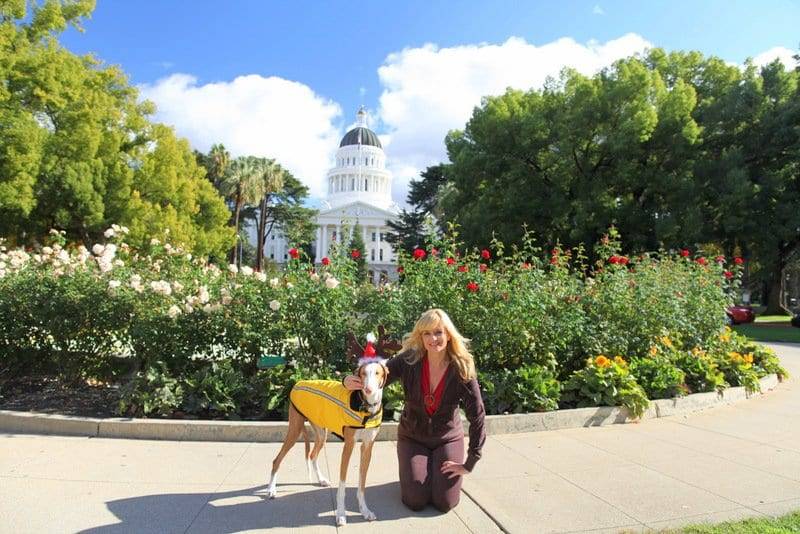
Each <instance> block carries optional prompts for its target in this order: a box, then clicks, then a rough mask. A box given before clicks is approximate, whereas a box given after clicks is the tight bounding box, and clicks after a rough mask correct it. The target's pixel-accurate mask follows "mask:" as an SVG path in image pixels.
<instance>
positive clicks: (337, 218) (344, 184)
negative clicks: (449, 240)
mask: <svg viewBox="0 0 800 534" xmlns="http://www.w3.org/2000/svg"><path fill="white" fill-rule="evenodd" d="M326 184H327V195H326V197H325V199H324V200H323V202H322V205H321V206H320V207H319V214H318V215H317V220H316V224H317V235H316V239H315V242H314V243H313V244H312V246H311V249H312V251H313V252H314V261H315V263H317V264H319V263H320V261H321V260H322V258H323V257H325V256H327V255H328V254H329V251H330V247H331V245H332V244H333V243H336V242H344V243H345V244H347V243H349V242H350V239H351V238H352V232H353V228H354V227H355V225H356V224H358V225H359V226H360V228H361V231H362V233H363V236H362V237H363V239H364V245H365V249H366V250H364V251H362V253H363V254H364V255H365V259H366V263H367V270H368V271H369V276H370V279H371V281H372V282H373V283H379V282H381V281H386V280H394V279H396V278H397V263H396V261H395V256H394V251H393V249H392V246H391V245H390V244H389V242H388V241H387V240H386V235H387V234H388V233H389V231H390V229H389V227H388V226H386V221H387V220H392V221H394V220H397V219H398V215H399V213H400V207H399V206H398V205H397V204H396V203H394V202H393V201H392V174H391V172H389V171H388V170H387V169H386V154H385V153H384V151H383V147H382V146H381V142H380V140H379V139H378V136H377V135H376V134H375V132H373V131H372V130H370V129H369V128H368V127H367V113H366V111H365V110H364V108H363V107H362V108H361V109H359V110H358V113H357V114H356V126H355V127H354V128H353V129H352V130H350V131H349V132H347V133H346V134H345V136H344V137H343V138H342V141H341V142H340V143H339V149H338V150H337V151H336V160H335V165H334V166H333V168H331V169H330V170H329V171H328V173H327V176H326ZM291 247H292V244H290V243H286V240H285V239H284V237H283V235H282V233H281V232H280V231H277V232H275V231H273V233H272V234H270V236H269V237H268V238H267V242H266V246H265V247H264V254H265V255H266V257H267V258H269V259H270V260H272V261H274V262H276V263H278V264H284V263H285V262H286V261H287V259H288V250H289V248H291Z"/></svg>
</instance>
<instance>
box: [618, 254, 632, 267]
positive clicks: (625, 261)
mask: <svg viewBox="0 0 800 534" xmlns="http://www.w3.org/2000/svg"><path fill="white" fill-rule="evenodd" d="M629 261H630V260H629V259H628V257H627V256H620V258H619V263H620V265H628V262H629Z"/></svg>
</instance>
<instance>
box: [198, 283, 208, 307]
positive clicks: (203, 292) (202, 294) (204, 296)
mask: <svg viewBox="0 0 800 534" xmlns="http://www.w3.org/2000/svg"><path fill="white" fill-rule="evenodd" d="M197 296H198V298H199V299H200V303H201V304H205V303H206V302H208V301H209V300H210V299H211V295H209V294H208V289H207V288H206V286H202V287H201V288H200V290H199V291H198V292H197Z"/></svg>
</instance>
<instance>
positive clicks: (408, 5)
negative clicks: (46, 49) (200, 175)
mask: <svg viewBox="0 0 800 534" xmlns="http://www.w3.org/2000/svg"><path fill="white" fill-rule="evenodd" d="M84 28H85V30H86V32H85V33H82V34H81V33H78V32H75V31H72V30H70V31H68V32H66V33H65V35H64V36H63V38H62V42H63V43H64V44H65V45H66V46H67V47H68V48H70V49H71V50H73V51H75V52H78V53H86V52H93V53H95V54H96V55H97V56H98V57H99V58H101V59H102V60H104V61H106V62H107V63H111V64H118V65H120V66H121V67H122V69H123V70H124V71H125V72H127V73H128V75H129V76H130V79H131V81H132V82H133V83H135V84H137V85H140V86H141V88H142V92H143V95H144V96H146V97H147V98H150V99H152V100H154V101H155V102H156V104H157V105H158V107H159V114H158V115H157V117H156V118H157V119H159V120H162V121H164V122H168V123H171V124H173V125H174V126H175V128H176V130H177V131H178V133H179V134H181V135H183V136H185V137H188V138H189V140H190V141H191V142H192V144H193V145H195V146H196V147H197V148H199V149H201V150H206V149H207V148H208V145H210V143H211V142H215V141H222V142H224V143H225V144H226V146H229V148H231V149H232V151H233V152H234V153H254V152H260V153H261V155H269V156H272V157H277V158H278V160H279V161H283V162H284V164H285V165H286V166H287V167H289V168H290V169H291V170H292V171H293V172H295V174H298V175H299V176H300V177H301V179H303V180H304V181H306V182H307V183H309V185H311V186H312V191H314V193H315V194H318V195H319V194H321V183H322V175H323V174H324V169H325V168H327V166H328V165H329V163H330V161H331V158H332V157H333V151H334V150H335V147H336V144H337V141H338V138H339V137H340V136H341V135H342V134H344V132H345V130H346V128H347V127H348V126H349V125H351V124H352V122H353V120H354V112H355V110H356V109H357V107H358V106H359V105H360V104H364V105H366V106H367V108H368V109H369V110H370V113H371V119H372V126H373V128H374V129H375V130H376V131H377V132H378V133H379V134H381V135H382V138H383V139H384V141H385V144H386V150H387V156H388V158H389V161H390V163H391V165H392V166H393V170H394V171H395V174H396V176H397V177H398V180H396V181H397V182H398V184H397V187H396V191H395V195H396V196H398V195H402V193H403V191H404V189H405V187H404V184H405V183H406V182H407V180H408V179H409V178H413V176H414V175H415V174H416V173H417V172H418V171H419V170H421V169H423V168H424V166H426V165H428V164H431V163H435V162H436V161H437V160H438V161H441V160H442V159H444V158H445V157H446V155H445V154H444V149H443V146H442V143H441V140H442V138H443V136H444V134H445V133H446V131H447V130H448V129H450V128H460V127H463V124H464V122H465V121H466V119H468V117H469V113H470V111H471V109H472V106H474V105H476V104H478V103H479V99H480V96H482V95H483V94H486V93H487V92H488V93H496V92H502V90H503V89H504V88H505V87H507V86H509V85H511V86H528V87H535V86H537V84H540V83H541V81H542V80H543V77H544V76H545V75H547V74H550V75H552V74H556V73H557V72H558V70H560V68H562V67H563V66H565V65H569V66H575V67H577V68H579V70H581V71H583V72H586V73H587V74H591V73H592V72H593V71H596V70H597V69H598V68H601V67H602V66H604V65H605V64H608V63H610V62H611V61H613V60H614V59H616V58H618V57H624V56H625V55H628V54H629V53H634V52H637V51H641V50H643V49H644V48H646V47H648V46H658V47H663V48H666V49H669V50H676V49H680V50H688V49H696V50H700V51H701V52H703V53H705V54H713V55H718V56H720V57H722V58H723V59H725V60H727V61H729V62H732V63H742V62H743V61H744V60H745V58H747V57H759V58H761V59H762V60H764V59H765V57H766V56H764V54H765V53H766V54H767V56H770V57H774V56H775V55H782V56H783V57H784V58H786V57H787V56H788V54H789V52H790V51H791V50H796V49H797V47H798V44H799V43H800V31H798V28H800V1H798V0H792V1H788V0H782V1H766V2H755V1H748V2H744V1H724V2H723V1H716V0H714V1H696V2H689V1H677V0H673V1H669V2H667V1H638V2H623V1H607V0H601V1H591V2H582V1H573V2H534V1H516V2H514V1H492V2H489V1H484V2H477V1H458V2H455V1H453V2H444V1H431V0H429V1H426V2H423V1H416V0H414V1H401V2H397V1H395V2H381V1H376V2H370V3H355V2H344V1H339V2H327V1H326V2H323V1H315V2H311V1H285V2H277V1H256V0H250V1H245V0H230V1H223V2H220V1H214V2H211V1H205V0H193V1H192V2H187V1H183V2H180V1H177V0H169V1H168V0H159V1H155V0H149V1H146V0H137V1H119V0H99V1H98V6H97V9H96V10H95V13H94V15H93V17H92V19H91V20H89V21H87V22H86V23H85V24H84ZM573 63H574V64H573ZM450 82H452V83H450ZM525 88H527V87H525ZM437 91H438V92H439V93H440V94H437ZM451 101H452V102H451ZM286 136H289V137H290V141H289V142H287V141H286V139H285V138H286ZM398 200H400V199H398Z"/></svg>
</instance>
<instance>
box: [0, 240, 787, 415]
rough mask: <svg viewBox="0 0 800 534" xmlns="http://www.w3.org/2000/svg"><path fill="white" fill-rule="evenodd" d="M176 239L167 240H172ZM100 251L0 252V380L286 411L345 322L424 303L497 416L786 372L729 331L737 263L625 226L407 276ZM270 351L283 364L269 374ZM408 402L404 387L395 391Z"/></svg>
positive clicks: (207, 407)
mask: <svg viewBox="0 0 800 534" xmlns="http://www.w3.org/2000/svg"><path fill="white" fill-rule="evenodd" d="M165 237H168V236H165ZM107 238H108V242H107V243H105V244H94V245H93V246H92V247H91V250H89V249H87V248H85V247H84V246H82V245H76V244H70V245H67V244H66V243H64V242H63V239H62V238H61V236H60V235H59V234H58V233H57V232H54V233H53V234H52V239H51V242H49V243H48V244H47V245H46V246H43V247H41V248H40V249H37V250H33V251H23V250H5V248H3V249H2V251H0V254H1V255H0V371H2V372H0V374H4V375H6V376H21V375H28V374H39V373H51V374H57V375H58V376H60V377H62V378H63V379H65V380H86V379H90V380H93V381H99V382H113V383H118V384H120V385H121V388H122V400H121V401H120V405H119V406H118V412H119V413H120V414H125V415H144V416H151V417H152V416H170V415H172V414H173V413H174V412H176V411H179V412H182V413H186V414H195V415H198V416H215V417H220V416H228V417H238V415H239V414H241V413H253V411H254V410H255V411H261V412H263V413H264V414H265V417H267V418H280V417H281V416H282V413H283V412H284V410H285V408H286V397H287V394H288V391H289V389H290V388H291V386H292V385H293V384H294V382H295V381H296V380H298V379H300V378H301V377H302V378H324V377H335V376H340V375H341V373H344V372H348V371H349V370H350V365H351V364H350V362H349V361H348V360H347V358H346V356H345V334H346V333H347V332H348V331H353V332H355V333H356V334H357V335H358V336H361V337H363V336H364V335H365V334H366V333H367V332H369V331H374V330H375V329H376V327H377V326H378V325H379V324H383V325H385V326H386V328H387V330H388V331H389V332H390V333H392V334H394V335H397V336H398V337H399V336H400V335H402V333H404V332H408V331H410V329H411V327H412V325H413V322H414V320H415V319H416V318H417V317H418V316H419V314H420V313H421V312H422V311H424V310H425V309H428V308H430V307H441V308H444V309H445V310H447V311H448V313H449V314H450V315H451V316H452V318H453V320H454V321H455V323H456V324H457V325H458V326H459V328H460V330H461V331H462V332H463V333H464V334H465V335H466V336H467V337H469V338H471V340H472V352H473V354H474V355H475V357H476V363H477V367H478V369H479V370H480V380H481V384H482V386H483V390H484V400H485V403H486V407H487V412H488V413H490V414H491V413H494V414H500V413H522V412H531V411H545V410H552V409H555V408H558V407H581V406H613V405H624V406H626V407H628V409H629V410H630V411H631V412H632V413H634V414H638V413H641V411H642V410H643V409H644V408H643V406H646V403H647V399H648V398H650V399H655V398H665V397H671V396H675V395H682V394H685V393H689V392H701V391H714V390H718V389H721V388H723V387H725V386H726V385H731V386H740V385H741V386H745V387H747V388H750V389H753V390H755V389H757V388H758V379H759V378H760V377H762V376H765V375H766V374H769V373H777V374H779V375H784V374H785V373H784V371H783V370H782V369H781V368H780V366H779V365H778V361H777V358H776V357H775V355H774V354H773V353H772V352H771V351H770V350H769V349H767V348H765V347H762V346H760V345H757V344H755V343H752V342H750V341H749V340H747V339H746V338H743V337H741V336H738V335H736V334H735V333H733V332H730V331H729V330H725V329H723V326H722V325H723V323H724V316H725V308H726V307H727V306H728V305H729V304H730V303H731V297H730V295H731V294H732V291H734V290H735V289H736V288H737V287H738V284H739V281H738V278H739V276H738V275H739V268H740V265H739V263H740V262H739V260H738V259H736V260H734V261H733V262H728V261H727V260H726V259H725V258H721V257H718V258H716V260H714V261H708V260H706V259H705V258H704V257H703V256H702V255H695V256H694V257H693V256H692V255H691V254H690V253H689V252H688V251H685V252H679V253H677V254H669V253H666V252H660V253H652V254H643V255H641V256H639V257H636V258H628V257H625V256H622V255H620V253H619V248H620V247H619V243H618V242H617V241H616V239H615V236H614V234H613V233H612V234H611V236H610V237H608V238H607V239H604V240H603V242H601V243H600V244H599V245H598V247H597V249H596V250H595V254H596V256H597V257H600V258H604V259H603V260H602V261H599V262H597V263H596V264H594V265H588V264H587V260H586V257H585V255H584V253H583V251H582V250H581V249H574V250H565V249H562V248H560V247H555V248H553V249H551V250H550V251H543V250H541V249H540V248H537V247H536V246H535V245H534V244H533V242H532V241H531V240H530V239H526V242H525V244H524V245H523V246H522V247H520V248H514V249H513V250H510V251H508V250H506V248H505V247H504V246H503V244H502V243H499V242H494V243H492V244H491V246H489V247H487V248H486V249H484V250H480V251H470V252H465V251H463V250H461V248H460V247H459V246H458V243H457V241H456V239H457V236H456V235H453V236H451V237H449V238H447V239H445V240H441V241H438V242H436V243H434V244H433V246H431V247H428V248H427V249H425V250H423V249H418V250H417V251H415V252H414V254H412V255H410V256H408V257H407V256H404V255H401V258H400V267H399V270H400V271H401V273H402V276H401V281H400V282H399V283H398V284H393V285H387V286H381V287H377V288H376V287H373V286H371V285H368V284H364V283H357V281H356V276H357V274H356V273H357V270H356V263H355V260H354V259H353V258H352V253H351V252H352V251H334V252H333V253H332V254H331V256H330V257H329V258H326V259H325V261H322V262H321V265H319V266H318V267H316V268H314V267H313V266H312V265H311V264H310V263H309V262H308V259H307V258H305V257H304V256H303V254H302V252H301V251H296V250H295V251H293V253H292V255H291V256H292V259H291V260H290V261H289V264H288V266H287V268H286V269H285V270H284V271H282V272H278V271H271V272H261V273H258V272H253V271H252V269H250V268H248V267H242V268H241V269H238V268H236V266H225V267H224V268H220V267H218V266H216V265H214V264H209V263H207V262H206V261H205V260H204V259H199V258H193V257H192V256H191V255H190V254H187V253H186V252H185V251H183V250H181V249H180V248H179V247H174V246H171V245H170V244H169V243H167V242H164V241H166V240H165V239H163V238H162V239H161V240H158V239H153V240H152V241H151V243H150V246H149V247H148V248H147V250H133V249H131V247H129V246H128V245H126V244H125V242H124V238H125V229H124V228H122V227H113V228H110V229H109V231H108V232H107ZM262 354H278V355H281V356H283V357H284V358H285V359H286V361H287V362H288V364H287V365H285V366H279V367H276V368H272V369H269V370H259V369H258V367H257V362H258V358H259V357H260V356H261V355H262ZM385 399H386V402H387V404H386V408H387V412H388V414H392V412H394V413H395V414H396V413H398V409H399V408H400V405H401V395H400V390H399V386H397V385H394V386H392V387H390V388H388V390H387V392H386V393H385Z"/></svg>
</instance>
